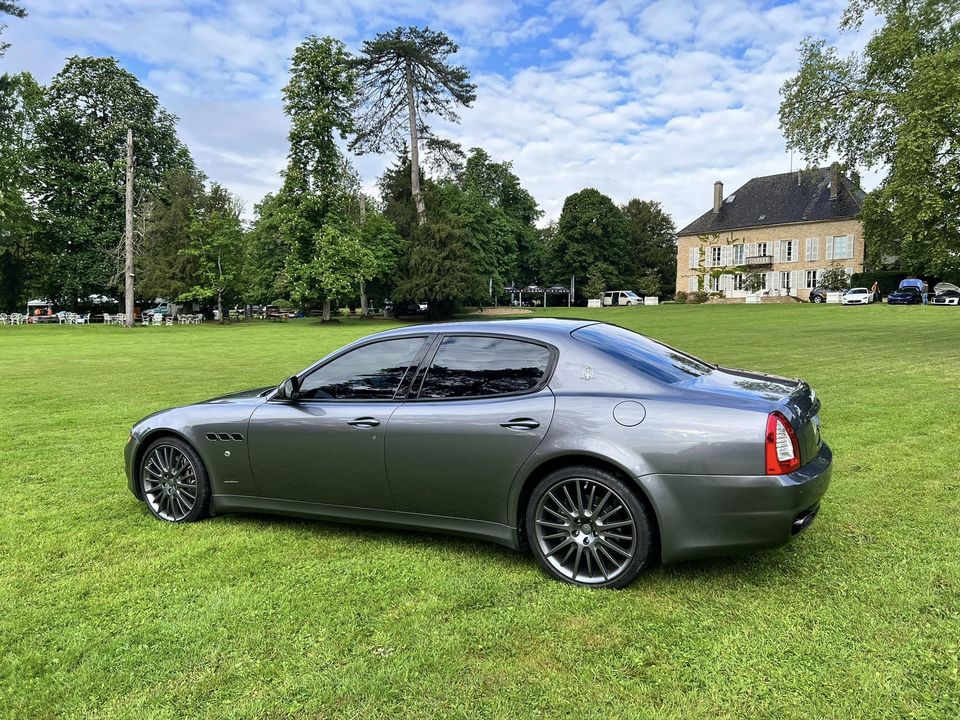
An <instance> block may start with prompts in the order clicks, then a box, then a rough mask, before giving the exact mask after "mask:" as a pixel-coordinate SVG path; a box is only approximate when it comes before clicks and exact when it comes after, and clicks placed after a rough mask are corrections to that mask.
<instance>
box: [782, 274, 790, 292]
mask: <svg viewBox="0 0 960 720" xmlns="http://www.w3.org/2000/svg"><path fill="white" fill-rule="evenodd" d="M780 287H781V288H783V289H784V290H787V289H789V288H790V271H789V270H782V271H781V272H780Z"/></svg>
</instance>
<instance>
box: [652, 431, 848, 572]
mask: <svg viewBox="0 0 960 720" xmlns="http://www.w3.org/2000/svg"><path fill="white" fill-rule="evenodd" d="M832 465H833V453H832V452H831V450H830V448H829V447H828V446H827V445H826V443H824V444H823V445H822V446H821V448H820V452H819V453H818V454H817V456H816V457H815V458H814V459H813V460H811V461H810V462H808V463H807V464H806V465H804V466H803V467H802V468H800V469H799V470H797V471H796V472H794V473H790V474H789V475H772V476H770V475H759V476H743V475H645V476H642V477H639V478H637V482H638V483H640V484H641V485H642V486H643V487H644V489H645V490H646V491H647V494H648V496H649V497H650V500H651V502H652V503H653V505H654V508H655V510H656V514H657V521H658V524H659V526H660V541H661V556H662V559H663V562H664V563H672V562H679V561H681V560H692V559H694V558H702V557H711V556H716V555H731V554H734V553H738V552H744V551H748V550H756V549H758V548H766V547H775V546H777V545H783V544H784V543H786V542H787V541H788V540H790V538H791V536H792V535H794V534H797V533H799V532H802V531H803V530H805V529H806V528H807V527H809V525H810V523H812V522H813V518H814V517H815V516H816V512H817V511H818V510H819V504H820V498H822V497H823V494H824V493H825V492H826V491H827V487H828V486H829V484H830V475H831V471H832Z"/></svg>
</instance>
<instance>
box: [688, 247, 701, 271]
mask: <svg viewBox="0 0 960 720" xmlns="http://www.w3.org/2000/svg"><path fill="white" fill-rule="evenodd" d="M699 254H700V249H699V248H695V247H692V248H690V255H689V258H688V264H687V267H689V268H690V269H691V270H692V269H694V268H696V267H697V259H698V257H697V256H698V255H699Z"/></svg>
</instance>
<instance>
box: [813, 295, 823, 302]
mask: <svg viewBox="0 0 960 720" xmlns="http://www.w3.org/2000/svg"><path fill="white" fill-rule="evenodd" d="M813 301H814V302H815V303H822V302H823V298H822V297H820V296H819V295H815V296H814V298H813Z"/></svg>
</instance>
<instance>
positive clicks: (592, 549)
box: [590, 545, 617, 581]
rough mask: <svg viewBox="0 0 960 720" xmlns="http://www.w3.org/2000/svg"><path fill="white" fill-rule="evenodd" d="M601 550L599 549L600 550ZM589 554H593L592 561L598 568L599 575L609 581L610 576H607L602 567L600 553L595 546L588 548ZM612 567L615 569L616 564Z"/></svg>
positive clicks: (605, 570)
mask: <svg viewBox="0 0 960 720" xmlns="http://www.w3.org/2000/svg"><path fill="white" fill-rule="evenodd" d="M602 549H603V548H602V547H601V548H600V550H602ZM590 552H591V553H592V554H593V559H594V561H595V562H596V563H597V567H598V568H600V574H601V575H603V579H604V580H605V581H606V580H609V579H610V576H609V575H608V574H607V569H606V568H605V567H604V566H603V560H602V559H601V558H600V552H599V551H598V550H597V546H596V545H591V546H590ZM613 566H614V567H616V566H617V563H613Z"/></svg>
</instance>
